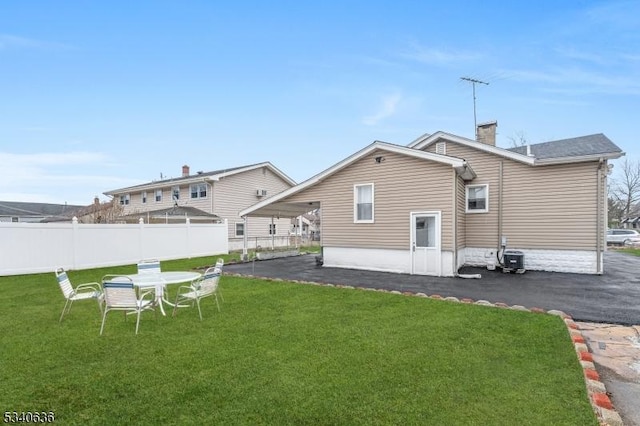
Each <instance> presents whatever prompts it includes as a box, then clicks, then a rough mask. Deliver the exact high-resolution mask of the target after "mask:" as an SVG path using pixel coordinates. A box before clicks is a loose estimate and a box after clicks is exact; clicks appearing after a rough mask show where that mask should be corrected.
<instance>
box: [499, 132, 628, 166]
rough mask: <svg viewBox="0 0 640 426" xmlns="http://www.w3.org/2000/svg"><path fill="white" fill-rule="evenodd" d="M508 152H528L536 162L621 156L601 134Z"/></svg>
mask: <svg viewBox="0 0 640 426" xmlns="http://www.w3.org/2000/svg"><path fill="white" fill-rule="evenodd" d="M508 150H509V151H512V152H517V153H518V154H522V155H527V150H528V151H529V152H530V153H531V155H533V156H534V157H535V158H536V159H538V160H549V159H564V158H573V157H590V156H601V155H604V156H608V155H611V154H622V150H621V149H620V148H619V147H618V146H617V145H616V144H614V143H613V142H611V140H610V139H609V138H608V137H606V136H605V135H603V134H602V133H596V134H594V135H587V136H579V137H577V138H569V139H560V140H555V141H549V142H542V143H536V144H531V145H529V146H528V147H527V146H518V147H515V148H509V149H508Z"/></svg>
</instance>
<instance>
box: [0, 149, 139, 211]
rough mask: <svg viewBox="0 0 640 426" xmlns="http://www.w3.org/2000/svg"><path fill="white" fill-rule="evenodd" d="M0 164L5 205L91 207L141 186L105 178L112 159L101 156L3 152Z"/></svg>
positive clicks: (113, 177) (1, 196)
mask: <svg viewBox="0 0 640 426" xmlns="http://www.w3.org/2000/svg"><path fill="white" fill-rule="evenodd" d="M0 164H2V165H3V166H2V168H0V200H5V201H33V202H51V203H64V202H68V203H69V204H89V203H90V202H91V201H92V199H93V197H94V196H95V195H100V194H101V193H102V192H104V191H107V190H110V189H115V188H121V187H126V186H130V185H134V184H137V183H140V182H137V181H133V180H132V179H128V178H122V177H119V176H109V175H104V174H101V173H100V172H101V171H103V170H104V169H105V168H106V167H107V165H108V164H109V158H108V157H107V156H105V155H104V154H102V153H99V152H66V153H37V154H13V153H6V152H0ZM103 197H104V196H103Z"/></svg>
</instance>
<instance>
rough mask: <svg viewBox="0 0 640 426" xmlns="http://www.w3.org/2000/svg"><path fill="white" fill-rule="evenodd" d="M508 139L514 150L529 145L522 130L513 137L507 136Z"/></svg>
mask: <svg viewBox="0 0 640 426" xmlns="http://www.w3.org/2000/svg"><path fill="white" fill-rule="evenodd" d="M507 139H509V141H510V142H511V147H512V148H517V147H519V146H526V145H529V140H528V138H527V135H526V134H525V133H524V132H523V131H522V130H520V131H517V132H516V133H515V134H514V135H513V136H507Z"/></svg>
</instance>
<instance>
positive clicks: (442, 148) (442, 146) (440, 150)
mask: <svg viewBox="0 0 640 426" xmlns="http://www.w3.org/2000/svg"><path fill="white" fill-rule="evenodd" d="M436 154H442V155H447V143H446V142H438V143H436Z"/></svg>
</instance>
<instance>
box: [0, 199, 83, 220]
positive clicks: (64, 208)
mask: <svg viewBox="0 0 640 426" xmlns="http://www.w3.org/2000/svg"><path fill="white" fill-rule="evenodd" d="M84 207H85V206H77V205H69V204H49V203H32V202H21V201H0V216H20V217H41V216H42V217H50V216H68V215H69V213H71V212H73V211H76V210H79V209H82V208H84Z"/></svg>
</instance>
